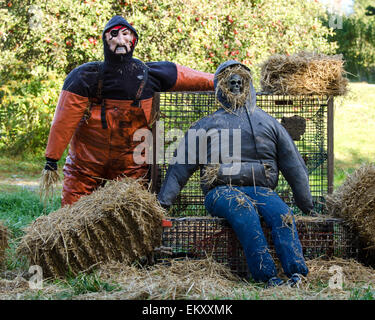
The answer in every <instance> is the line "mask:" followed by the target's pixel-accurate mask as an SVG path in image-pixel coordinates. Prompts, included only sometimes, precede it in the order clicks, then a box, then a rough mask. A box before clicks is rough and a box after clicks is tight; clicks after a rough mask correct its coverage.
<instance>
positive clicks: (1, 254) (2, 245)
mask: <svg viewBox="0 0 375 320" xmlns="http://www.w3.org/2000/svg"><path fill="white" fill-rule="evenodd" d="M8 235H9V232H8V229H7V228H6V227H5V226H4V225H3V224H2V223H1V222H0V266H1V265H2V264H3V262H4V260H5V249H6V248H8Z"/></svg>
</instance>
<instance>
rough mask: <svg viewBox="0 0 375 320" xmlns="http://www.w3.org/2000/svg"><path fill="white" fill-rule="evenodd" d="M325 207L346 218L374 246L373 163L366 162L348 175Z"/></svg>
mask: <svg viewBox="0 0 375 320" xmlns="http://www.w3.org/2000/svg"><path fill="white" fill-rule="evenodd" d="M327 207H328V209H329V211H330V212H331V213H332V214H333V215H335V216H339V217H341V218H343V219H345V220H347V221H348V222H349V223H350V224H351V225H352V226H353V227H354V228H355V229H356V230H358V232H359V235H360V237H361V238H362V239H363V241H364V242H365V243H366V244H367V245H368V246H375V164H366V165H363V166H361V167H360V168H359V169H357V170H356V171H355V172H354V173H353V174H351V175H348V176H347V178H346V180H345V181H344V183H343V184H342V185H341V186H340V187H338V188H337V189H336V190H335V191H334V192H333V193H332V195H328V196H327Z"/></svg>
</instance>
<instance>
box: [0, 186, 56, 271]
mask: <svg viewBox="0 0 375 320" xmlns="http://www.w3.org/2000/svg"><path fill="white" fill-rule="evenodd" d="M59 207H60V200H59V197H58V196H57V195H56V196H55V197H54V199H53V200H52V201H51V202H50V203H47V204H46V206H44V204H43V203H42V202H41V201H40V199H39V196H38V194H37V193H36V192H35V191H31V190H28V189H26V188H21V187H14V188H13V189H12V190H11V191H4V190H2V192H1V193H0V221H1V222H2V223H3V224H4V225H5V226H6V227H7V228H8V230H9V231H10V235H11V236H10V241H9V249H7V257H8V258H7V260H6V265H7V268H8V269H9V270H14V269H20V268H25V267H26V266H27V263H26V261H25V260H23V259H19V258H18V257H16V254H15V250H16V247H17V244H18V242H19V239H20V237H22V235H23V234H24V231H23V228H25V227H26V226H27V225H29V224H30V223H31V222H33V221H34V220H35V219H36V218H37V217H39V216H41V215H44V214H48V213H49V212H51V211H54V210H56V209H57V208H59Z"/></svg>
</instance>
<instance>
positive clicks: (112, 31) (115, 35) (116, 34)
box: [110, 29, 120, 38]
mask: <svg viewBox="0 0 375 320" xmlns="http://www.w3.org/2000/svg"><path fill="white" fill-rule="evenodd" d="M119 31H120V30H119V29H117V30H111V32H110V34H111V37H112V38H116V37H117V36H118V33H119Z"/></svg>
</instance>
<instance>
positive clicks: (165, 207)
mask: <svg viewBox="0 0 375 320" xmlns="http://www.w3.org/2000/svg"><path fill="white" fill-rule="evenodd" d="M160 205H161V206H162V208H163V209H164V210H166V211H169V208H170V207H171V206H167V205H165V204H162V203H161V204H160Z"/></svg>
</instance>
